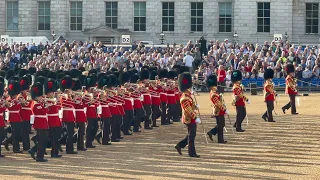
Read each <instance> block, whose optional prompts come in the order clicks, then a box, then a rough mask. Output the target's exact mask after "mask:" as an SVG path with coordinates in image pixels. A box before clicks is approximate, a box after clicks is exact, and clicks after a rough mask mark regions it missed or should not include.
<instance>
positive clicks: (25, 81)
mask: <svg viewBox="0 0 320 180" xmlns="http://www.w3.org/2000/svg"><path fill="white" fill-rule="evenodd" d="M30 85H31V81H30V79H29V77H28V76H26V75H25V76H23V77H22V78H21V79H20V91H25V90H28V89H29V88H30Z"/></svg>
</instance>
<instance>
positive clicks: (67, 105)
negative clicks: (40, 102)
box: [60, 75, 78, 154]
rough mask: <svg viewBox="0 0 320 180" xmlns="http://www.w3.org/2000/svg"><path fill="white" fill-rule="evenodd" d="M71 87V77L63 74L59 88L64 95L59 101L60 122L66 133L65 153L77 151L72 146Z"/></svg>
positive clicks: (72, 110)
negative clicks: (65, 128) (63, 125)
mask: <svg viewBox="0 0 320 180" xmlns="http://www.w3.org/2000/svg"><path fill="white" fill-rule="evenodd" d="M71 88H72V78H71V77H70V76H69V75H65V76H64V77H63V78H62V79H61V80H60V90H61V92H64V93H65V95H66V96H62V97H60V98H61V99H60V101H61V105H62V107H61V110H62V122H64V124H65V126H66V127H67V134H66V136H67V137H66V140H67V142H66V153H67V154H78V152H77V151H74V147H73V135H74V128H75V125H74V123H75V113H74V102H73V99H72V97H71Z"/></svg>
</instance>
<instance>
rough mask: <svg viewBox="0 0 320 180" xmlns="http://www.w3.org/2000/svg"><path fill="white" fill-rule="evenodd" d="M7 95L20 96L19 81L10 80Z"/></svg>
mask: <svg viewBox="0 0 320 180" xmlns="http://www.w3.org/2000/svg"><path fill="white" fill-rule="evenodd" d="M8 94H9V95H10V96H14V95H18V94H20V83H19V81H16V80H12V79H10V81H9V83H8Z"/></svg>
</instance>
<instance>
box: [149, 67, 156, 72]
mask: <svg viewBox="0 0 320 180" xmlns="http://www.w3.org/2000/svg"><path fill="white" fill-rule="evenodd" d="M153 70H154V71H158V68H157V67H154V66H153V67H150V68H149V71H153Z"/></svg>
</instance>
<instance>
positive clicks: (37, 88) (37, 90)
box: [30, 82, 43, 100]
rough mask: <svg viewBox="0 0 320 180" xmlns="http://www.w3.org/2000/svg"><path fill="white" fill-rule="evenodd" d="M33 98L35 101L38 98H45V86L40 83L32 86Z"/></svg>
mask: <svg viewBox="0 0 320 180" xmlns="http://www.w3.org/2000/svg"><path fill="white" fill-rule="evenodd" d="M30 91H31V98H32V99H33V100H35V99H36V98H37V97H40V96H43V85H42V84H40V83H39V82H36V83H35V84H33V85H32V87H31V89H30Z"/></svg>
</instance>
